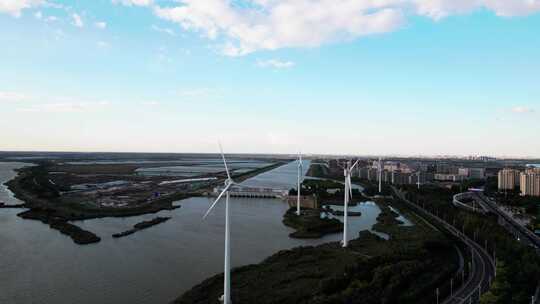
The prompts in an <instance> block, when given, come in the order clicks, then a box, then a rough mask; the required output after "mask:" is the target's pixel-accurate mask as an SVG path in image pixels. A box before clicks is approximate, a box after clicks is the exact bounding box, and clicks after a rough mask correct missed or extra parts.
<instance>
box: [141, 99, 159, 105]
mask: <svg viewBox="0 0 540 304" xmlns="http://www.w3.org/2000/svg"><path fill="white" fill-rule="evenodd" d="M159 104H160V103H159V102H157V101H155V100H150V101H143V102H141V105H143V106H158V105H159Z"/></svg>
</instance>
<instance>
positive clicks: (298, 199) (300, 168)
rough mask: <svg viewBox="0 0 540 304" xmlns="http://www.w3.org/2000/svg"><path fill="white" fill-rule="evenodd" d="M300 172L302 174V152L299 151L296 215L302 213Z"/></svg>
mask: <svg viewBox="0 0 540 304" xmlns="http://www.w3.org/2000/svg"><path fill="white" fill-rule="evenodd" d="M300 174H302V154H301V153H298V188H297V190H296V215H300Z"/></svg>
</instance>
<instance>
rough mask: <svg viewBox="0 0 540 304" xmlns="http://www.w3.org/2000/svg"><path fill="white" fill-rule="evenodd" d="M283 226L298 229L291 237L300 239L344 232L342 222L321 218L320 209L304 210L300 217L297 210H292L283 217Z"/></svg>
mask: <svg viewBox="0 0 540 304" xmlns="http://www.w3.org/2000/svg"><path fill="white" fill-rule="evenodd" d="M283 224H285V225H286V226H288V227H291V228H294V229H296V231H295V232H293V233H291V234H289V236H290V237H292V238H298V239H313V238H320V237H322V236H323V235H325V234H329V233H336V232H340V231H342V230H343V224H342V223H341V221H340V220H338V219H333V218H321V211H320V210H319V209H302V212H301V215H300V216H298V215H297V214H296V209H295V208H290V209H289V210H287V212H286V213H285V215H284V216H283Z"/></svg>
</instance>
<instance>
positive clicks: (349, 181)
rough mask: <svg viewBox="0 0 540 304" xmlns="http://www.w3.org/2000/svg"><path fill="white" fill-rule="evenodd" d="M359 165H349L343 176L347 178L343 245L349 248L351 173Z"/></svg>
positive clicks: (349, 163) (344, 169)
mask: <svg viewBox="0 0 540 304" xmlns="http://www.w3.org/2000/svg"><path fill="white" fill-rule="evenodd" d="M357 164H358V160H357V161H356V162H355V163H354V165H352V166H351V162H350V161H349V162H348V163H347V167H345V168H343V175H344V176H345V193H344V194H345V195H344V201H343V241H342V242H341V245H342V246H343V247H347V245H348V240H347V235H348V222H347V219H348V208H349V199H350V198H352V183H351V172H352V170H353V169H354V167H356V165H357Z"/></svg>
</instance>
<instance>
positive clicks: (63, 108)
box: [18, 101, 110, 113]
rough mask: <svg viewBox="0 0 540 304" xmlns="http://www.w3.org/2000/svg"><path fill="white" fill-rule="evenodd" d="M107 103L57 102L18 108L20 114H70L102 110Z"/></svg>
mask: <svg viewBox="0 0 540 304" xmlns="http://www.w3.org/2000/svg"><path fill="white" fill-rule="evenodd" d="M109 105H110V103H109V102H108V101H99V102H59V103H46V104H36V105H31V106H28V107H24V108H19V109H18V110H19V111H21V112H45V113H72V112H88V111H95V110H100V109H103V108H105V107H107V106H109Z"/></svg>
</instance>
